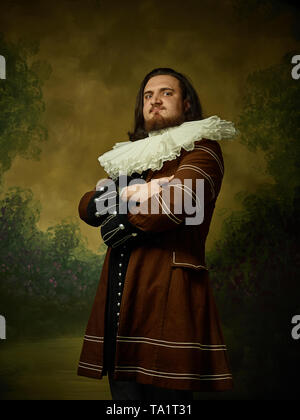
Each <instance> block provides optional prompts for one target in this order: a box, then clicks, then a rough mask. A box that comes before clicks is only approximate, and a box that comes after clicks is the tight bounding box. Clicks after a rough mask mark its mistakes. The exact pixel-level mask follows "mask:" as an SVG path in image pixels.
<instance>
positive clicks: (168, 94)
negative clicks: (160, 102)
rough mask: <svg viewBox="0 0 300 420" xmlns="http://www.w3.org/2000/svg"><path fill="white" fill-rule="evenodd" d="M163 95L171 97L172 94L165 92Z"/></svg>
mask: <svg viewBox="0 0 300 420" xmlns="http://www.w3.org/2000/svg"><path fill="white" fill-rule="evenodd" d="M164 95H167V96H171V95H172V92H171V91H165V92H164Z"/></svg>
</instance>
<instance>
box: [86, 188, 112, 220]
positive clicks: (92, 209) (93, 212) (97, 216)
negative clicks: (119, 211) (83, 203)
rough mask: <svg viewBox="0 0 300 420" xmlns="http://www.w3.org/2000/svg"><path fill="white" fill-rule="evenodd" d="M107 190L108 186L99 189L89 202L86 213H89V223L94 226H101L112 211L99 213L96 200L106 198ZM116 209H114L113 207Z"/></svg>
mask: <svg viewBox="0 0 300 420" xmlns="http://www.w3.org/2000/svg"><path fill="white" fill-rule="evenodd" d="M106 191H107V187H101V188H100V189H99V191H95V194H93V195H92V196H91V198H90V200H89V202H88V205H87V208H86V213H87V223H88V224H90V225H92V226H100V225H101V224H102V223H103V222H104V221H105V220H106V219H107V217H108V216H109V215H110V213H108V212H105V213H99V212H98V210H97V205H96V202H97V200H104V201H105V200H106V194H105V193H106ZM102 196H103V197H102ZM113 210H114V209H113Z"/></svg>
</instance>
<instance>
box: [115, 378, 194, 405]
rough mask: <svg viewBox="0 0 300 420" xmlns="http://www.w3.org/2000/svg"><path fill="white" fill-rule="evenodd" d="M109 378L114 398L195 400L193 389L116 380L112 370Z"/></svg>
mask: <svg viewBox="0 0 300 420" xmlns="http://www.w3.org/2000/svg"><path fill="white" fill-rule="evenodd" d="M108 380H109V385H110V392H111V395H112V399H113V400H140V401H143V400H144V401H151V400H153V401H154V400H156V401H159V400H170V401H171V400H174V401H175V400H176V401H178V402H180V401H192V400H193V391H186V390H181V389H167V388H160V387H157V386H154V385H146V384H140V383H138V382H135V381H116V380H114V379H113V374H112V372H108Z"/></svg>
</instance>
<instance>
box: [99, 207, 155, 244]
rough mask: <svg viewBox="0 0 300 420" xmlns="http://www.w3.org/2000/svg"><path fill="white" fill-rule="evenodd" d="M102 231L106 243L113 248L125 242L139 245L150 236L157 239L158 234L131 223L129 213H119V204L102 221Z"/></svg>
mask: <svg viewBox="0 0 300 420" xmlns="http://www.w3.org/2000/svg"><path fill="white" fill-rule="evenodd" d="M100 232H101V236H102V239H103V241H104V243H105V244H106V245H107V246H111V247H112V248H117V247H118V246H120V245H122V244H124V243H125V242H129V243H132V244H136V245H138V244H142V243H143V242H144V241H145V240H149V239H150V238H155V239H157V238H156V237H157V234H154V233H152V232H145V231H143V230H141V229H139V228H137V227H136V226H134V225H133V224H132V223H130V222H129V220H128V217H127V214H120V213H119V205H118V204H117V206H116V210H115V211H114V213H113V214H110V215H109V217H107V219H106V220H105V221H104V222H103V223H102V225H101V228H100Z"/></svg>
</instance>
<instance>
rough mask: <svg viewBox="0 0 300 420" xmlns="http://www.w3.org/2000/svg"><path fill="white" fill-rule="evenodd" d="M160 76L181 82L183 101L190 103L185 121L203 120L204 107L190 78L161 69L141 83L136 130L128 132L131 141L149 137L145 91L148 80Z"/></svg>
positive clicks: (136, 105) (136, 113)
mask: <svg viewBox="0 0 300 420" xmlns="http://www.w3.org/2000/svg"><path fill="white" fill-rule="evenodd" d="M159 75H170V76H173V77H175V78H176V79H178V80H179V83H180V88H181V93H182V100H183V101H184V100H185V99H187V100H188V101H189V103H190V107H189V109H188V110H187V111H186V113H185V118H184V121H195V120H202V119H203V116H202V107H201V104H200V100H199V97H198V95H197V92H196V91H195V89H194V88H193V86H192V84H191V82H190V81H189V80H188V78H187V77H186V76H184V75H183V74H181V73H178V72H177V71H175V70H173V69H170V68H167V67H160V68H157V69H154V70H152V71H151V72H150V73H148V74H147V75H146V76H145V78H144V80H143V81H142V83H141V86H140V89H139V91H138V94H137V97H136V104H135V111H134V130H133V132H130V131H129V132H128V136H129V139H130V140H131V141H135V140H139V139H143V138H144V137H147V136H148V133H147V131H146V130H145V127H144V116H143V106H144V90H145V86H146V84H147V83H148V80H149V79H151V77H154V76H159Z"/></svg>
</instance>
